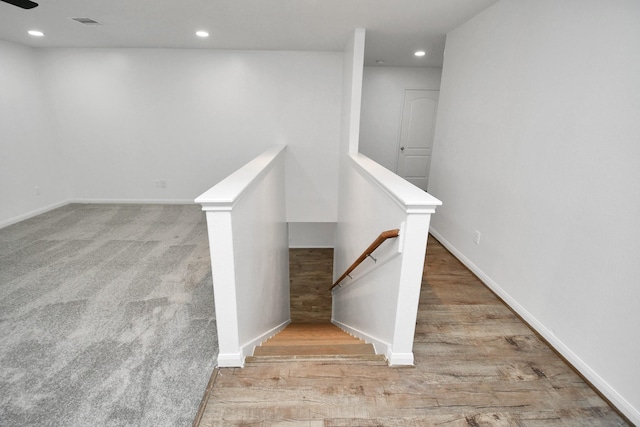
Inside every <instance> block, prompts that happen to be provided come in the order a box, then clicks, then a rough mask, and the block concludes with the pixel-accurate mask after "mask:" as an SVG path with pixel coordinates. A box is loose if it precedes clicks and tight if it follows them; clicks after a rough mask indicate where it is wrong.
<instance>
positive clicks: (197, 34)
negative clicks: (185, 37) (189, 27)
mask: <svg viewBox="0 0 640 427" xmlns="http://www.w3.org/2000/svg"><path fill="white" fill-rule="evenodd" d="M196 36H198V37H202V38H205V37H209V33H207V32H206V31H196Z"/></svg>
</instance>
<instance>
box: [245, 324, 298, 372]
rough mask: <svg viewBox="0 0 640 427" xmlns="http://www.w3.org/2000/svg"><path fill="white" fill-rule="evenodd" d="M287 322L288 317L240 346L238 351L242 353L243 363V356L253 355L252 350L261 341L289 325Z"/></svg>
mask: <svg viewBox="0 0 640 427" xmlns="http://www.w3.org/2000/svg"><path fill="white" fill-rule="evenodd" d="M289 323H291V319H289V320H287V321H285V322H282V323H281V324H279V325H278V326H276V327H275V328H271V329H269V330H268V331H267V332H265V333H264V334H262V335H260V336H259V337H256V338H254V339H252V340H251V341H249V342H248V343H246V344H244V345H242V346H240V351H241V352H242V354H243V357H242V361H243V364H244V358H245V357H247V356H253V352H254V351H255V349H256V347H258V346H259V345H260V344H262V343H263V342H265V341H266V340H268V339H269V338H271V337H272V336H274V335H275V334H277V333H278V332H280V331H282V330H283V329H284V328H286V327H287V325H289Z"/></svg>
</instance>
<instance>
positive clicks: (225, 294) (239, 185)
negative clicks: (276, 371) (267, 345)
mask: <svg viewBox="0 0 640 427" xmlns="http://www.w3.org/2000/svg"><path fill="white" fill-rule="evenodd" d="M196 203H200V204H202V209H203V210H204V211H205V212H206V215H207V230H208V234H209V249H210V252H211V269H212V275H213V290H214V298H215V307H216V323H217V328H218V345H219V354H218V365H219V366H222V367H232V366H236V367H239V366H242V365H243V364H244V359H245V357H246V356H250V355H251V354H253V350H254V347H255V346H256V345H259V344H260V343H261V342H262V341H264V340H266V339H267V338H269V337H270V336H272V335H274V334H275V333H277V332H278V331H280V330H281V329H283V328H284V327H285V326H286V325H287V324H288V323H289V322H290V320H291V315H290V311H289V310H290V309H289V245H288V235H287V223H286V221H285V204H286V202H285V148H284V146H278V147H274V148H271V149H269V150H267V151H265V152H264V153H263V154H261V155H260V156H258V157H256V158H255V159H253V160H252V161H251V162H249V163H247V164H246V165H245V166H243V167H242V168H241V169H239V170H238V171H236V172H234V173H233V174H232V175H230V176H228V177H227V178H225V179H224V180H223V181H222V182H220V183H218V184H217V185H215V186H214V187H212V188H211V189H209V190H207V192H205V193H204V194H202V195H201V196H199V197H198V198H197V199H196Z"/></svg>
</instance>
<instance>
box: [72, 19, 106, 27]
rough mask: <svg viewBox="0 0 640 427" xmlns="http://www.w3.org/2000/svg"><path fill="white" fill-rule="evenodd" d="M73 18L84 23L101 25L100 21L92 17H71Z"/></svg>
mask: <svg viewBox="0 0 640 427" xmlns="http://www.w3.org/2000/svg"><path fill="white" fill-rule="evenodd" d="M71 19H73V20H74V21H76V22H79V23H81V24H84V25H100V23H99V22H98V21H94V20H93V19H91V18H71Z"/></svg>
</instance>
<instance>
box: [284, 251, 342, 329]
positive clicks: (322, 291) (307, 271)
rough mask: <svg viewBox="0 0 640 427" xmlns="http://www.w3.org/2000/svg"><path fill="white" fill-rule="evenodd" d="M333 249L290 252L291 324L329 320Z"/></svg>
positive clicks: (326, 321) (325, 321)
mask: <svg viewBox="0 0 640 427" xmlns="http://www.w3.org/2000/svg"><path fill="white" fill-rule="evenodd" d="M332 279H333V249H289V283H290V289H291V290H290V299H291V323H328V322H330V321H331V292H329V288H330V287H331V281H332Z"/></svg>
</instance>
